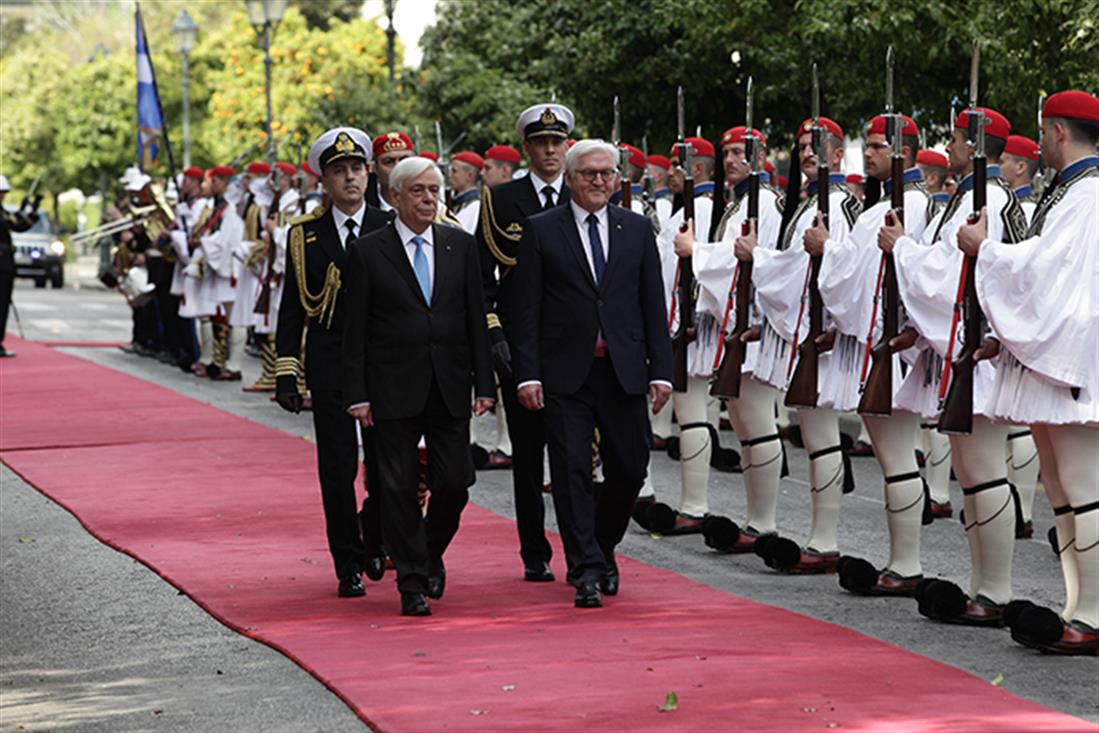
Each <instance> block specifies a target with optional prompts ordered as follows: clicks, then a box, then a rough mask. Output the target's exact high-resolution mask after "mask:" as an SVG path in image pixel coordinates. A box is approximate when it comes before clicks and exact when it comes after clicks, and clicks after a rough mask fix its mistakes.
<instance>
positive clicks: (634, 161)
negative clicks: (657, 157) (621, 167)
mask: <svg viewBox="0 0 1099 733" xmlns="http://www.w3.org/2000/svg"><path fill="white" fill-rule="evenodd" d="M622 147H624V148H626V150H629V151H630V165H633V166H637V167H638V168H644V167H645V154H644V153H643V152H641V148H639V147H637V146H635V145H630V144H629V143H622Z"/></svg>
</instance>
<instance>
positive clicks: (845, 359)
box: [739, 117, 863, 574]
mask: <svg viewBox="0 0 1099 733" xmlns="http://www.w3.org/2000/svg"><path fill="white" fill-rule="evenodd" d="M819 121H820V125H821V126H822V127H823V128H824V131H825V133H824V135H823V138H824V140H823V145H824V150H825V154H826V155H827V156H828V168H829V180H828V181H827V184H826V187H827V196H828V205H829V212H830V218H829V227H828V230H827V234H828V235H829V236H831V238H832V239H834V240H837V241H841V240H843V239H845V238H846V237H847V235H848V233H850V231H851V227H852V225H853V224H854V223H855V219H856V218H857V217H858V215H859V213H860V211H861V209H862V205H861V204H860V202H859V200H858V199H857V198H855V196H854V195H852V194H851V192H850V191H849V190H848V188H847V184H846V181H845V177H844V175H843V174H842V173H839V172H836V171H838V170H839V167H840V165H841V163H842V161H843V156H844V146H843V129H842V128H841V127H840V126H839V125H838V124H836V122H834V121H833V120H830V119H828V118H827V117H820V118H819ZM812 129H813V121H812V120H811V119H810V120H805V121H804V122H802V123H801V125H799V126H798V156H797V158H796V159H795V160H796V161H797V167H796V169H795V167H794V166H793V165H791V172H790V176H791V182H790V190H788V192H787V199H786V210H785V211H784V216H783V229H782V231H781V232H780V235H779V241H778V246H777V247H776V248H774V249H767V248H764V247H758V246H755V243H753V242H750V241H748V242H745V243H744V246H743V247H739V249H741V250H742V253H743V255H744V256H751V257H752V261H753V265H754V266H753V268H752V282H753V283H754V284H755V286H756V292H757V296H758V298H759V299H760V302H761V304H762V306H763V311H764V314H765V315H766V319H765V320H764V322H763V328H762V332H761V344H760V355H759V359H758V361H757V366H756V370H755V376H756V378H757V379H761V380H763V381H765V382H767V383H768V384H770V385H771V386H773V387H775V388H776V389H780V390H784V389H786V383H787V379H788V378H789V375H790V374H792V372H793V366H794V354H792V353H791V352H792V350H793V344H794V343H795V341H798V342H800V340H801V339H803V338H805V333H806V331H807V330H808V328H807V326H806V324H807V323H808V320H809V319H808V318H807V317H806V318H804V323H799V322H800V321H802V320H803V319H802V316H803V315H804V313H803V310H804V309H805V308H806V305H807V304H806V300H805V297H806V296H807V294H808V293H807V290H806V286H807V284H808V282H809V277H808V274H809V268H810V262H809V256H808V254H807V253H806V252H805V249H804V246H803V239H804V237H805V232H806V231H807V230H808V229H809V228H810V226H812V225H813V222H814V221H815V220H816V218H817V197H818V195H820V194H819V192H818V186H819V185H820V184H821V183H822V182H821V181H819V180H818V173H819V171H820V168H819V166H818V161H817V156H816V153H815V152H814V150H813V145H812ZM802 173H804V174H805V177H806V178H807V179H808V181H809V183H808V186H807V188H806V191H807V194H808V195H807V196H806V197H805V198H804V199H801V200H800V201H798V200H796V196H797V194H798V192H799V189H800V182H801V174H802ZM795 186H797V187H798V188H795ZM791 194H793V195H791ZM791 207H793V208H792V211H791ZM818 227H820V225H818ZM820 228H821V229H823V227H820ZM824 329H825V331H824V334H823V336H822V341H821V343H822V346H824V345H825V343H824V342H827V341H832V345H831V347H830V348H828V350H827V351H825V352H824V353H822V354H821V356H820V365H819V372H818V377H817V383H818V386H819V392H820V395H819V399H818V401H817V406H816V407H813V408H804V407H799V408H798V420H799V422H800V423H801V435H802V439H803V440H804V442H805V449H806V451H808V453H809V483H810V496H811V500H812V525H811V527H810V530H809V538H808V539H807V541H806V543H805V545H804V546H803V547H799V546H798V545H797V544H796V543H794V542H793V541H792V540H789V539H787V538H785V537H775V538H772V539H770V540H769V541H767V542H757V543H756V545H755V548H754V549H755V552H756V554H757V555H759V556H760V557H761V558H763V559H764V561H766V562H767V564H768V565H769V566H770V567H773V568H775V569H777V570H780V571H782V572H789V573H796V574H815V573H830V572H835V569H836V564H837V562H838V561H839V551H838V544H837V540H836V534H837V529H838V526H839V509H840V497H841V495H842V494H843V493H848V492H849V491H851V490H853V489H854V483H853V477H852V475H851V472H850V467H849V465H848V463H849V462H848V458H847V456H846V455H845V454H844V453H843V449H842V447H841V445H840V432H839V412H840V411H843V410H853V409H854V408H855V406H856V404H857V402H858V380H859V372H858V367H859V357H861V356H862V351H863V349H862V341H861V339H860V338H858V337H855V336H849V335H846V334H836V333H835V331H834V330H833V329H834V326H833V325H832V324H831V323H830V322H829V319H828V314H827V312H826V313H825V324H824ZM795 353H796V352H795Z"/></svg>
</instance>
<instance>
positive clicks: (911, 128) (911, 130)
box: [866, 115, 920, 137]
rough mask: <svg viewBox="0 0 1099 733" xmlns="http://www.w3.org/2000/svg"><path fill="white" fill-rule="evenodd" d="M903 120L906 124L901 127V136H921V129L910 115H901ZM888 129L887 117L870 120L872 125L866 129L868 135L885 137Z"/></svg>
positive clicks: (882, 116)
mask: <svg viewBox="0 0 1099 733" xmlns="http://www.w3.org/2000/svg"><path fill="white" fill-rule="evenodd" d="M901 119H902V120H904V124H903V125H902V127H901V135H911V136H912V137H919V136H920V128H918V127H916V122H915V120H913V119H912V118H911V117H909V116H908V115H901ZM887 129H888V126H887V125H886V118H885V115H878V116H877V117H875V118H874V119H872V120H870V125H869V126H868V127H867V128H866V134H867V135H884V134H886V133H885V131H886V130H887Z"/></svg>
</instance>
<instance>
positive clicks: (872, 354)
mask: <svg viewBox="0 0 1099 733" xmlns="http://www.w3.org/2000/svg"><path fill="white" fill-rule="evenodd" d="M885 66H886V73H885V118H886V129H887V130H888V133H889V135H890V136H891V137H890V142H891V143H892V145H893V156H892V161H891V162H892V164H893V170H892V171H891V175H890V178H891V179H892V186H893V191H892V201H891V204H892V210H891V211H890V212H889V213H887V214H886V220H887V221H888V219H889V216H890V214H891V215H892V216H893V217H895V218H896V220H897V221H899V222H900V223H901V224H904V158H903V157H902V154H901V133H902V132H903V130H904V120H903V119H902V118H901V116H900V114H898V113H897V112H896V111H895V110H894V108H893V47H892V46H890V47H889V50H888V51H886V53H885ZM883 298H884V301H885V304H884V306H883V307H882V332H881V339H880V340H879V341H878V343H877V344H875V345H874V346H873V347H872V348H871V346H870V341H871V339H872V338H873V337H874V326H875V325H876V323H877V320H878V304H879V303H880V302H881V301H882V299H883ZM899 311H900V299H899V297H898V292H897V271H896V269H895V265H894V262H893V255H892V254H891V253H888V252H882V255H881V265H879V266H878V285H877V292H875V293H874V313H873V315H872V316H871V318H870V332H869V333H868V334H867V336H866V353H865V355H864V356H863V360H862V385H861V390H862V397H861V398H860V399H859V408H858V409H859V414H860V415H879V416H889V415H892V414H893V350H892V348H891V347H890V346H889V342H890V341H891V340H892V339H894V338H895V337H896V336H897V331H898V330H899V329H898V325H899V321H900V313H899ZM869 359H873V366H872V367H871V368H870V375H869V376H867V375H866V365H867V361H868V360H869Z"/></svg>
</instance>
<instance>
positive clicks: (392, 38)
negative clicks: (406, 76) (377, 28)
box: [385, 0, 397, 84]
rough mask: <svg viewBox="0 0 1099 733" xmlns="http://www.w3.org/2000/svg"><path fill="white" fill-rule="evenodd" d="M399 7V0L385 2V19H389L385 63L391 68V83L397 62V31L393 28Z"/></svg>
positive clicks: (386, 0) (386, 31)
mask: <svg viewBox="0 0 1099 733" xmlns="http://www.w3.org/2000/svg"><path fill="white" fill-rule="evenodd" d="M396 7H397V0H385V17H386V18H388V19H389V27H388V28H386V29H385V63H386V66H388V67H389V83H390V84H392V83H393V79H394V76H395V75H394V73H393V66H394V64H395V62H396V40H397V29H396V28H394V27H393V11H394V10H395V9H396Z"/></svg>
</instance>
